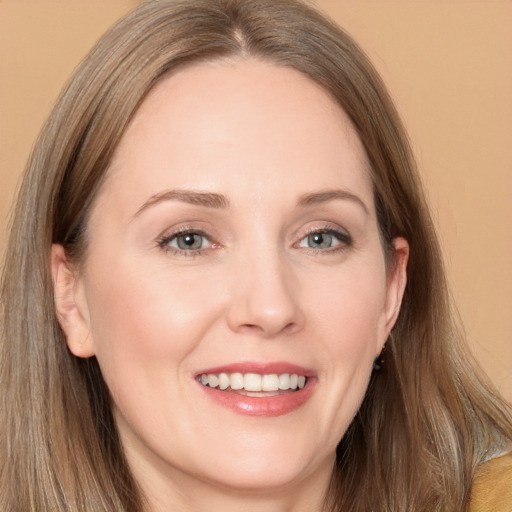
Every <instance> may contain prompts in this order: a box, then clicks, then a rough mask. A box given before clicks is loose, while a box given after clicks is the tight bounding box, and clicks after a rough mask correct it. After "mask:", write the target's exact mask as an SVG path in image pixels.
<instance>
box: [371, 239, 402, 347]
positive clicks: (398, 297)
mask: <svg viewBox="0 0 512 512" xmlns="http://www.w3.org/2000/svg"><path fill="white" fill-rule="evenodd" d="M392 258H393V260H392V262H391V268H390V269H389V271H388V277H387V289H386V303H385V306H384V325H383V332H382V336H381V339H380V340H379V342H380V344H379V347H378V353H380V352H381V351H382V349H383V348H384V344H385V343H386V340H387V339H388V337H389V333H390V332H391V329H392V328H393V326H394V325H395V322H396V320H397V318H398V314H399V313H400V306H401V304H402V298H403V296H404V292H405V286H406V284H407V262H408V260H409V244H408V242H407V240H405V238H401V237H398V238H394V239H393V255H392Z"/></svg>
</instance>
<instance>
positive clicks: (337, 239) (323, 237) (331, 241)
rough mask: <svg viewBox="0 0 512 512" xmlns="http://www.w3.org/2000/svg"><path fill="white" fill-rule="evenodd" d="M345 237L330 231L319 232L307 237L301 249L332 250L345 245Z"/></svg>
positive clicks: (301, 242) (302, 242)
mask: <svg viewBox="0 0 512 512" xmlns="http://www.w3.org/2000/svg"><path fill="white" fill-rule="evenodd" d="M343 241H344V240H343V235H341V234H340V235H337V234H336V233H330V232H329V231H317V232H316V233H310V234H309V235H307V236H305V237H304V238H303V239H302V240H301V241H300V242H299V247H306V248H308V249H331V248H333V247H336V246H338V245H340V244H341V243H343Z"/></svg>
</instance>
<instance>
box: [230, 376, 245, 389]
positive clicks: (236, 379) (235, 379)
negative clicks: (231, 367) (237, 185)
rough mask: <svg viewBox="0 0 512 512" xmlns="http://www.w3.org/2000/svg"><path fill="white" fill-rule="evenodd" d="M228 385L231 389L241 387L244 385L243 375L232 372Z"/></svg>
mask: <svg viewBox="0 0 512 512" xmlns="http://www.w3.org/2000/svg"><path fill="white" fill-rule="evenodd" d="M230 386H231V389H242V388H243V387H244V376H243V375H242V374H241V373H232V374H231V377H230Z"/></svg>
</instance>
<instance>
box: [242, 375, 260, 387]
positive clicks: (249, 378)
mask: <svg viewBox="0 0 512 512" xmlns="http://www.w3.org/2000/svg"><path fill="white" fill-rule="evenodd" d="M244 389H245V390H246V391H261V375H258V374H257V373H246V374H245V375H244Z"/></svg>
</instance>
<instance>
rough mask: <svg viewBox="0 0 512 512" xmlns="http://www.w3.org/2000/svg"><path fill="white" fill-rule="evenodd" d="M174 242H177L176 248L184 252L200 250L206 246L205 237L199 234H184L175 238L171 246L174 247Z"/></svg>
mask: <svg viewBox="0 0 512 512" xmlns="http://www.w3.org/2000/svg"><path fill="white" fill-rule="evenodd" d="M174 242H176V245H175V247H177V248H178V249H181V250H183V251H190V250H198V249H202V248H203V246H204V245H205V237H204V236H203V235H200V234H199V233H184V234H183V235H177V236H175V237H174V239H173V240H171V242H170V244H169V245H171V246H173V245H174Z"/></svg>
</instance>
